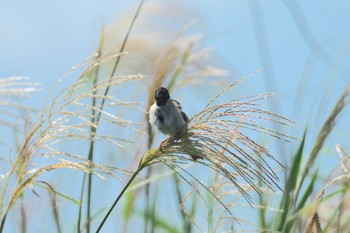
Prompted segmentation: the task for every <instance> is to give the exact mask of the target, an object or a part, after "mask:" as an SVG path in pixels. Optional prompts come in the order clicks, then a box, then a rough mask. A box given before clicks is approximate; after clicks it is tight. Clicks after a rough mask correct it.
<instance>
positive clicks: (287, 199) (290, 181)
mask: <svg viewBox="0 0 350 233" xmlns="http://www.w3.org/2000/svg"><path fill="white" fill-rule="evenodd" d="M306 133H307V129H306V130H305V132H304V135H303V138H302V140H301V143H300V146H299V148H298V151H297V152H296V154H295V155H294V159H293V163H292V167H291V169H290V173H289V176H288V178H287V181H286V186H285V190H284V195H283V199H282V201H281V206H280V208H281V209H282V210H283V213H282V214H281V215H280V219H279V225H278V228H277V229H278V230H279V231H281V230H282V229H283V228H284V225H285V222H286V219H287V216H288V215H289V212H290V209H291V207H292V205H293V202H294V200H293V199H292V192H293V190H294V189H295V188H296V185H297V180H298V177H299V172H300V167H301V161H302V157H303V151H304V145H305V138H306Z"/></svg>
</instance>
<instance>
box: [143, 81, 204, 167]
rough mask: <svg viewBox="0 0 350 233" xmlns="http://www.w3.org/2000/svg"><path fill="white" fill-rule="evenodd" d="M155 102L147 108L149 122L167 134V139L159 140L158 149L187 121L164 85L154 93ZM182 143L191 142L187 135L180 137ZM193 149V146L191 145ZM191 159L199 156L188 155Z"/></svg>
mask: <svg viewBox="0 0 350 233" xmlns="http://www.w3.org/2000/svg"><path fill="white" fill-rule="evenodd" d="M154 98H155V101H156V102H155V103H154V104H153V105H152V106H151V107H150V110H149V123H150V124H151V125H152V126H155V127H157V129H158V130H159V131H160V132H162V133H163V134H166V135H169V137H168V138H167V139H165V140H164V141H162V142H161V144H160V145H159V149H160V150H162V149H163V144H164V143H165V142H166V141H167V140H169V138H170V137H173V136H175V137H176V136H177V135H178V134H179V133H181V132H182V130H183V129H184V128H185V127H187V126H186V124H187V122H188V121H189V119H188V116H187V115H186V113H184V112H183V111H182V107H181V104H180V103H179V102H178V101H176V100H173V99H170V95H169V91H168V90H167V89H166V88H165V87H160V88H158V89H157V90H156V91H155V94H154ZM182 140H183V141H184V143H186V144H192V143H191V141H190V140H189V139H188V137H187V136H185V137H184V138H182ZM193 150H195V148H194V147H193ZM190 156H191V157H192V159H193V160H195V161H197V159H199V158H201V157H200V156H197V155H190Z"/></svg>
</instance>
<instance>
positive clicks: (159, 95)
mask: <svg viewBox="0 0 350 233" xmlns="http://www.w3.org/2000/svg"><path fill="white" fill-rule="evenodd" d="M154 98H155V99H156V103H157V105H158V106H162V105H164V104H166V102H167V101H168V99H170V95H169V92H168V90H167V89H166V88H165V87H160V88H158V89H157V90H156V91H155V93H154Z"/></svg>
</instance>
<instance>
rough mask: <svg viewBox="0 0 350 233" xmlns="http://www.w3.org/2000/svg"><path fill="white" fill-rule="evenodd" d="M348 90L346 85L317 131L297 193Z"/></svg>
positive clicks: (330, 128) (330, 130)
mask: <svg viewBox="0 0 350 233" xmlns="http://www.w3.org/2000/svg"><path fill="white" fill-rule="evenodd" d="M349 92H350V87H347V88H346V89H345V90H344V92H343V94H342V95H341V97H340V99H339V100H338V102H337V104H336V105H335V106H334V108H333V110H332V112H331V114H330V115H329V116H328V118H327V120H326V122H325V123H324V125H323V126H322V128H321V130H320V132H319V133H318V135H317V139H316V142H315V144H314V146H313V148H312V150H311V153H310V156H309V159H308V161H307V163H306V166H305V169H304V172H303V173H302V177H301V181H300V185H299V187H298V191H297V195H298V193H299V192H300V189H301V186H302V185H303V182H304V180H305V178H306V177H307V176H308V174H309V172H310V169H311V167H312V165H313V164H314V162H315V160H316V158H317V156H318V154H319V152H320V150H321V149H322V147H323V145H324V142H325V141H326V139H327V137H328V136H329V135H330V133H331V132H332V130H333V128H334V125H335V123H336V120H337V119H338V117H339V115H340V113H341V112H342V110H343V109H344V107H345V105H346V98H347V97H348V95H349Z"/></svg>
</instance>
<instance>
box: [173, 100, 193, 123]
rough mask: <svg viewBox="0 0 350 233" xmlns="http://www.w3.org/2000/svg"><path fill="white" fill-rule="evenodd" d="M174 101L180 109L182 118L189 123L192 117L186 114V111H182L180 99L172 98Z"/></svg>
mask: <svg viewBox="0 0 350 233" xmlns="http://www.w3.org/2000/svg"><path fill="white" fill-rule="evenodd" d="M172 101H173V103H174V104H175V106H176V107H177V108H178V109H179V111H180V113H181V116H182V119H184V121H185V122H186V123H187V122H188V121H189V120H190V119H189V118H188V116H187V115H186V113H185V112H183V111H182V107H181V104H180V102H179V101H177V100H174V99H172Z"/></svg>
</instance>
